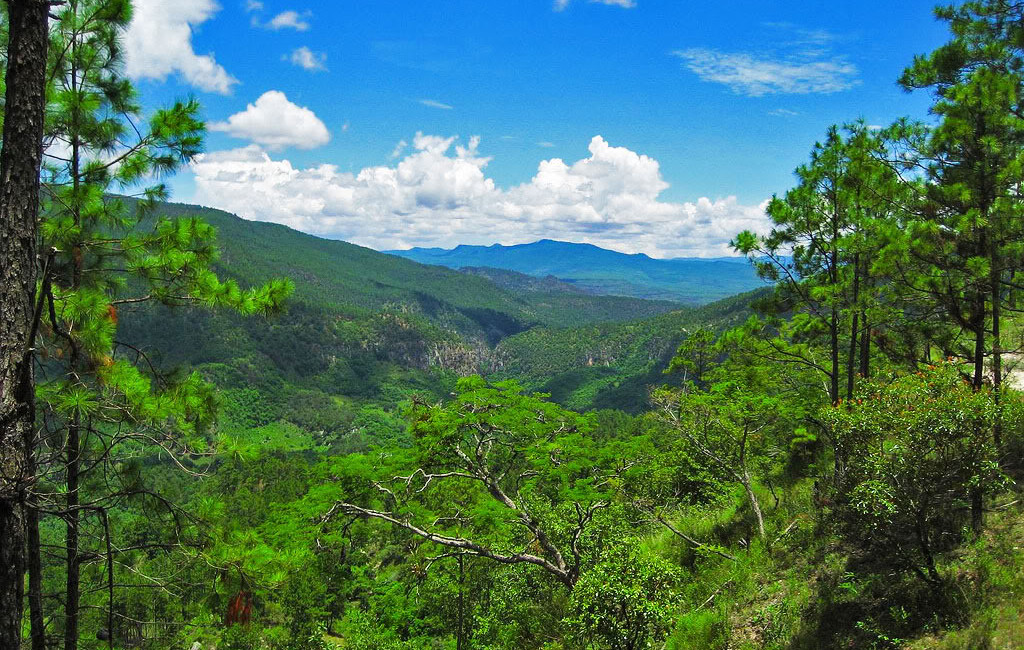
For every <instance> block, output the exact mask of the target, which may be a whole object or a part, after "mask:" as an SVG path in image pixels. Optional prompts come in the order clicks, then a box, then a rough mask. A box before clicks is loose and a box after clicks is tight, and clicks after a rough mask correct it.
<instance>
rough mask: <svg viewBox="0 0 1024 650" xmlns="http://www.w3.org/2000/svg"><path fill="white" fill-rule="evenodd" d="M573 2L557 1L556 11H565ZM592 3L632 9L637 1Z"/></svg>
mask: <svg viewBox="0 0 1024 650" xmlns="http://www.w3.org/2000/svg"><path fill="white" fill-rule="evenodd" d="M570 2H571V0H555V11H564V10H565V8H566V7H568V6H569V3H570ZM590 2H593V3H596V4H602V5H615V6H617V7H622V8H624V9H632V8H633V7H635V6H636V0H590Z"/></svg>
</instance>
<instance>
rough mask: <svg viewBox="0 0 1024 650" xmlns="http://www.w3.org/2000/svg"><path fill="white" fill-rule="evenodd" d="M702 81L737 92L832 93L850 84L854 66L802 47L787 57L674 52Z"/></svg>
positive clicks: (700, 50)
mask: <svg viewBox="0 0 1024 650" xmlns="http://www.w3.org/2000/svg"><path fill="white" fill-rule="evenodd" d="M673 54H674V55H675V56H678V57H679V58H681V59H682V60H683V61H684V65H685V66H686V67H687V68H688V69H689V70H690V72H693V73H694V74H696V75H697V76H698V77H700V78H701V79H702V80H704V81H711V82H714V83H720V84H724V85H726V86H728V87H729V88H730V89H731V90H732V91H733V92H734V93H736V94H738V95H748V96H750V97H761V96H763V95H771V94H794V95H806V94H814V93H822V94H827V93H835V92H839V91H842V90H849V89H850V88H853V87H854V86H856V85H857V84H859V83H860V81H859V80H858V79H857V67H856V66H855V65H853V64H852V63H849V62H848V61H846V60H845V59H844V58H842V57H840V56H832V55H829V54H828V52H827V51H825V50H816V51H804V52H801V53H799V54H796V55H793V56H788V57H774V56H755V55H752V54H745V53H730V52H720V51H718V50H711V49H705V48H691V49H688V50H677V51H675V52H673Z"/></svg>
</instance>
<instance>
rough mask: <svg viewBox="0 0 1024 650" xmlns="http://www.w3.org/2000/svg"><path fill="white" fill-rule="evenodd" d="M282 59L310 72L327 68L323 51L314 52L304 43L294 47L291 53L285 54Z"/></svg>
mask: <svg viewBox="0 0 1024 650" xmlns="http://www.w3.org/2000/svg"><path fill="white" fill-rule="evenodd" d="M284 60H286V61H290V62H291V64H292V65H297V66H299V67H300V68H303V69H305V70H309V71H311V72H316V71H318V70H326V69H327V55H326V54H324V53H323V52H314V51H313V50H311V49H309V48H308V47H306V46H305V45H303V46H302V47H297V48H295V49H294V50H292V53H291V54H286V55H285V56H284Z"/></svg>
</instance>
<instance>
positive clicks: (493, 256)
mask: <svg viewBox="0 0 1024 650" xmlns="http://www.w3.org/2000/svg"><path fill="white" fill-rule="evenodd" d="M388 252H389V253H391V254H393V255H397V256H401V257H405V258H408V259H413V260H416V261H418V262H422V263H424V264H437V265H440V266H447V267H449V268H456V269H457V268H463V267H480V266H484V267H493V268H499V269H507V270H512V271H518V272H520V273H525V274H528V275H532V276H539V277H543V276H549V275H550V276H553V277H555V278H558V279H560V280H563V281H565V282H569V283H572V284H574V285H575V286H577V287H579V288H581V289H583V290H585V291H587V292H589V293H603V294H614V295H624V296H633V297H638V298H649V299H660V300H675V301H678V302H684V303H689V304H706V303H709V302H714V301H715V300H720V299H722V298H725V297H728V296H731V295H735V294H737V293H741V292H744V291H751V290H753V289H756V288H758V287H760V286H762V285H763V282H762V281H761V280H760V279H759V278H758V277H757V274H756V273H754V271H753V269H752V268H751V267H750V265H749V264H748V263H747V261H746V260H745V259H743V258H718V259H697V258H693V259H687V258H679V259H669V260H661V259H653V258H651V257H648V256H647V255H644V254H642V253H638V254H635V255H627V254H625V253H619V252H616V251H611V250H606V249H603V248H599V247H597V246H594V245H591V244H573V243H568V242H559V241H553V240H550V239H542V240H540V241H537V242H534V243H532V244H518V245H515V246H502V245H500V244H495V245H493V246H465V245H463V246H457V247H456V248H453V249H451V250H445V249H439V248H412V249H409V250H402V251H397V250H396V251H388Z"/></svg>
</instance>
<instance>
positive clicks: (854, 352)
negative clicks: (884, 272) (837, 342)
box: [846, 253, 860, 400]
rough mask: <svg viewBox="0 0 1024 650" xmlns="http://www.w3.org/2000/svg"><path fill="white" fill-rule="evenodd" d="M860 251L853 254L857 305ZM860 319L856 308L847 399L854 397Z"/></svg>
mask: <svg viewBox="0 0 1024 650" xmlns="http://www.w3.org/2000/svg"><path fill="white" fill-rule="evenodd" d="M859 294H860V253H856V254H854V256H853V305H854V307H856V305H857V301H858V300H860V295H859ZM859 321H860V312H858V311H856V309H854V311H853V318H852V323H851V324H850V349H849V350H848V351H847V356H846V399H847V400H852V399H853V388H854V383H855V381H854V380H855V377H856V370H855V367H856V365H857V363H856V362H857V328H858V326H859V324H860V323H859Z"/></svg>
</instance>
